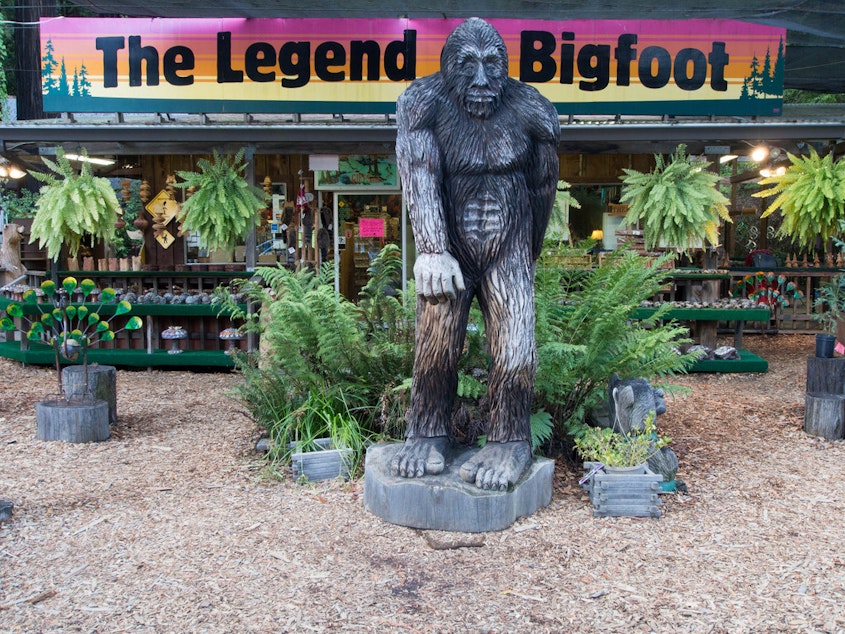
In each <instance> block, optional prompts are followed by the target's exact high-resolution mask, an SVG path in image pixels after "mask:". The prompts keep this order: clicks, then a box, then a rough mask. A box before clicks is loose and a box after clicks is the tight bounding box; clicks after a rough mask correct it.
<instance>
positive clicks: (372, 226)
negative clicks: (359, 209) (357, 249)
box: [358, 218, 384, 238]
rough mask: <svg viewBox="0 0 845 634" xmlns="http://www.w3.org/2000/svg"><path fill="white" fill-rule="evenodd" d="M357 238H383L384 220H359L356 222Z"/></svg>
mask: <svg viewBox="0 0 845 634" xmlns="http://www.w3.org/2000/svg"><path fill="white" fill-rule="evenodd" d="M358 236H359V237H361V238H384V218H361V219H360V220H358Z"/></svg>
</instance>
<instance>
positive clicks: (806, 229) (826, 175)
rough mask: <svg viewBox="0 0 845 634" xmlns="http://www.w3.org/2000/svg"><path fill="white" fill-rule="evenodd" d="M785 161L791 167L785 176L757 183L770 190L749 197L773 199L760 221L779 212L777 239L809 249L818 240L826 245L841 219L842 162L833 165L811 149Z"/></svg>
mask: <svg viewBox="0 0 845 634" xmlns="http://www.w3.org/2000/svg"><path fill="white" fill-rule="evenodd" d="M787 158H789V162H790V163H791V165H789V166H788V167H787V168H786V172H784V173H783V174H782V175H775V176H770V177H768V178H763V179H762V180H760V185H771V187H769V188H767V189H764V190H762V191H759V192H754V194H752V195H753V196H756V197H758V198H768V197H770V196H774V197H775V199H774V200H773V201H772V202H771V204H769V206H768V207H767V208H766V211H764V212H763V215H762V216H761V217H762V218H766V217H768V216H770V215H772V214H773V213H774V212H775V211H780V214H781V216H782V218H783V222H782V224H781V226H780V229H779V230H778V233H779V235H781V236H785V237H789V238H792V240H793V241H794V242H795V244H796V245H797V246H799V247H804V248H809V249H812V248H814V247H815V245H816V240H817V239H818V238H819V237H821V239H822V241H823V242H826V241H827V240H828V238H831V237H834V236H836V235H837V233H838V231H839V222H840V220H841V219H843V217H845V159H843V158H841V157H840V158H839V159H838V160H836V161H834V160H833V153H832V152H831V153H828V154H825V155H824V156H823V157H822V156H819V154H818V152H816V150H815V149H813V148H810V154H809V155H808V156H794V155H793V154H787Z"/></svg>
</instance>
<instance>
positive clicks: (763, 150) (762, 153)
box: [751, 145, 769, 163]
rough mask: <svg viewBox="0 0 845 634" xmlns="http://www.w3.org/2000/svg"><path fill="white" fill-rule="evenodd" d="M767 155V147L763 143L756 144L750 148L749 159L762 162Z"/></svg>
mask: <svg viewBox="0 0 845 634" xmlns="http://www.w3.org/2000/svg"><path fill="white" fill-rule="evenodd" d="M768 156H769V148H767V147H766V146H765V145H758V146H757V147H755V148H754V149H753V150H751V160H752V161H754V162H755V163H762V162H763V161H765V160H766V158H767V157H768Z"/></svg>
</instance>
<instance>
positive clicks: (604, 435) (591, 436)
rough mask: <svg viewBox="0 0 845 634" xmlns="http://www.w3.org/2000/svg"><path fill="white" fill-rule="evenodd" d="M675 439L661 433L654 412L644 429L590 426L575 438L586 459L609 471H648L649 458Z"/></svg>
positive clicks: (581, 454) (579, 451) (577, 446)
mask: <svg viewBox="0 0 845 634" xmlns="http://www.w3.org/2000/svg"><path fill="white" fill-rule="evenodd" d="M669 442H671V439H670V438H667V437H666V436H660V435H658V434H657V428H656V426H655V423H654V416H653V415H649V416H648V417H647V418H646V420H645V426H644V428H643V429H642V430H640V431H634V430H631V431H629V432H628V433H624V432H622V431H621V430H618V431H617V430H616V429H615V428H614V429H611V428H600V427H587V429H586V430H584V431H583V433H581V434H579V435H578V436H576V438H575V448H576V450H577V451H578V454H579V455H580V456H581V457H582V458H583V459H584V460H586V461H588V462H592V463H595V464H600V465H602V467H601V468H604V469H605V470H609V471H627V472H639V473H645V469H646V462H648V459H649V458H650V457H651V456H653V455H654V454H656V453H657V452H658V451H660V450H661V449H662V448H663V447H665V446H666V445H668V444H669Z"/></svg>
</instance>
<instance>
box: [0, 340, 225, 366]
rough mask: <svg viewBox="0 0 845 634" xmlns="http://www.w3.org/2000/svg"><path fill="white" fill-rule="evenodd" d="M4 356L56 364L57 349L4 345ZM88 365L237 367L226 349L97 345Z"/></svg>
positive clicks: (0, 348)
mask: <svg viewBox="0 0 845 634" xmlns="http://www.w3.org/2000/svg"><path fill="white" fill-rule="evenodd" d="M0 357H4V358H6V359H14V360H15V361H20V362H22V363H28V364H34V365H53V363H55V359H56V357H55V354H54V353H53V349H52V348H50V347H49V346H46V345H41V344H34V345H32V346H31V347H30V348H29V349H28V350H23V349H21V346H20V342H18V341H6V342H0ZM88 362H89V363H99V364H102V365H113V366H117V367H138V368H156V367H170V368H203V367H205V368H231V367H234V361H233V359H232V357H231V355H228V354H226V353H225V352H224V351H222V350H221V351H218V350H185V351H184V352H182V353H180V354H168V353H167V351H166V350H154V351H152V352H151V353H150V352H147V351H146V350H127V349H100V348H98V347H97V346H96V345H95V346H92V347H91V348H89V349H88ZM66 365H74V364H73V363H66Z"/></svg>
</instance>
